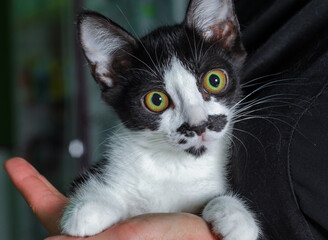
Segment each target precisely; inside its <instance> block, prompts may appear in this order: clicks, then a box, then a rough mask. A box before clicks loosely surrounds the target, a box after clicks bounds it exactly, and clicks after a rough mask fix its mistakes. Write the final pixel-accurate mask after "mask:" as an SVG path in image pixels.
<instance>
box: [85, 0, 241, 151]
mask: <svg viewBox="0 0 328 240" xmlns="http://www.w3.org/2000/svg"><path fill="white" fill-rule="evenodd" d="M209 3H210V4H212V5H213V7H214V6H216V7H217V9H216V10H218V9H221V10H222V11H223V10H224V11H225V13H224V14H225V15H224V17H225V18H227V17H229V18H228V19H225V20H224V21H225V22H227V23H226V24H223V20H222V19H220V18H219V19H218V20H215V19H214V20H213V19H212V20H211V21H218V22H213V24H214V25H213V26H212V25H210V24H209V23H211V22H205V21H200V22H198V23H197V22H196V20H198V21H199V20H200V19H194V18H192V16H193V15H197V14H198V15H199V14H205V13H206V14H210V12H204V11H205V10H206V9H205V8H204V6H205V5H204V6H203V4H209ZM231 6H232V5H231V3H230V2H226V1H223V0H221V1H220V0H217V1H216V0H203V1H200V0H198V1H196V0H194V1H191V3H190V5H189V8H188V12H187V16H186V20H185V22H184V23H183V24H181V25H176V26H172V27H164V28H161V29H158V30H156V31H154V32H152V33H150V34H149V35H147V36H146V37H144V38H142V39H141V40H137V39H135V38H133V37H132V36H131V35H129V34H128V33H126V32H124V31H123V30H122V29H121V28H119V27H118V26H116V25H115V24H114V23H112V22H110V20H107V19H104V17H102V16H99V15H98V14H95V13H87V14H85V15H83V17H82V18H81V20H80V24H81V29H80V38H81V42H82V46H83V47H84V51H85V53H86V56H87V58H88V60H89V62H90V64H91V66H92V70H93V71H92V72H93V74H94V76H95V79H96V80H97V81H98V83H99V84H100V86H101V90H102V96H103V98H104V99H105V101H107V102H108V103H109V104H111V105H112V106H113V107H114V109H115V110H116V112H117V113H118V115H119V116H120V118H121V120H122V122H123V123H124V124H125V125H126V126H127V127H128V128H130V129H133V130H135V131H144V132H147V135H148V136H150V137H151V136H152V135H153V136H154V138H155V139H156V138H162V139H165V141H166V143H167V144H168V145H170V146H172V147H174V148H176V149H178V150H182V151H186V152H188V153H190V154H192V155H195V156H200V155H202V154H203V153H205V152H206V150H207V149H208V148H210V147H211V146H215V145H214V144H213V143H215V142H217V141H218V140H219V139H221V138H222V137H224V136H225V134H226V133H227V131H228V130H229V128H231V119H232V116H233V108H234V105H235V104H236V103H237V101H238V99H239V93H240V86H239V77H238V73H239V70H240V67H241V64H242V62H243V59H244V56H245V54H244V51H243V48H242V45H241V43H240V42H239V28H238V26H237V25H233V21H234V23H236V19H235V17H234V14H233V13H230V15H229V14H227V11H226V10H227V8H228V7H230V10H231V11H232V7H231ZM201 7H203V8H201ZM198 8H201V9H200V10H199V9H198ZM204 9H205V10H204ZM200 11H203V12H200ZM206 11H208V10H206ZM216 14H217V12H216ZM91 15H92V16H91ZM198 15H197V16H198ZM198 17H199V16H198ZM188 19H191V20H188ZM86 20H87V21H86ZM188 21H189V22H188ZM83 23H84V24H83ZM205 23H206V24H207V25H206V26H203V25H204V24H205ZM202 24H203V25H202ZM237 24H238V23H237ZM84 28H85V29H84ZM95 29H98V30H95ZM92 42H94V43H92ZM95 43H96V44H95ZM101 43H102V44H103V45H101ZM97 45H98V46H97ZM101 52H103V53H101Z"/></svg>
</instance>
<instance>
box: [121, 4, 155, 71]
mask: <svg viewBox="0 0 328 240" xmlns="http://www.w3.org/2000/svg"><path fill="white" fill-rule="evenodd" d="M116 7H117V8H118V10H119V11H120V12H121V14H122V15H123V17H124V18H125V20H126V22H127V24H128V25H129V26H130V28H131V29H132V31H133V33H134V35H135V36H136V38H137V40H138V42H139V43H140V44H141V46H142V47H143V49H144V50H145V52H146V54H147V55H148V57H149V59H150V61H151V62H152V63H153V65H154V67H155V69H156V71H157V73H158V75H160V71H159V68H158V67H157V65H156V64H155V62H154V60H153V58H152V57H151V55H150V53H149V51H148V50H147V48H146V47H145V45H144V44H143V42H142V41H141V39H140V38H139V37H138V34H137V33H136V31H135V30H134V28H133V27H132V25H131V24H130V21H129V20H128V18H127V17H126V15H125V14H124V13H123V11H122V9H121V8H120V7H119V6H118V5H116Z"/></svg>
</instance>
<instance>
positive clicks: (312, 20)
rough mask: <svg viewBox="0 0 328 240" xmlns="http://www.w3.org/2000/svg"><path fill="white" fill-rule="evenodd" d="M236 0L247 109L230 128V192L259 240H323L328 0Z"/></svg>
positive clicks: (326, 227)
mask: <svg viewBox="0 0 328 240" xmlns="http://www.w3.org/2000/svg"><path fill="white" fill-rule="evenodd" d="M235 2H236V11H237V15H238V17H239V19H240V24H241V27H242V32H243V39H244V43H245V47H246V49H247V51H248V53H249V57H248V61H247V63H246V66H245V69H244V75H243V76H244V78H243V86H244V88H243V90H244V96H247V97H246V98H245V99H244V100H243V102H248V105H247V106H252V107H251V108H245V109H244V112H243V114H241V116H239V117H238V119H237V121H236V124H235V131H234V135H235V138H234V144H233V157H232V164H231V174H232V176H231V179H232V184H233V187H234V189H235V190H236V191H237V192H238V193H240V194H241V195H242V196H244V198H245V199H246V200H247V201H248V202H249V203H250V206H251V207H252V209H253V210H254V211H255V212H256V213H257V216H258V218H259V220H260V222H261V225H262V228H263V231H264V236H265V237H263V239H274V240H277V239H282V240H294V239H295V240H303V239H304V240H321V239H328V1H327V0H312V1H310V0H307V1H305V0H276V1H273V0H271V1H270V0H269V1H266V0H257V1H256V0H239V1H235ZM243 106H244V105H241V107H243Z"/></svg>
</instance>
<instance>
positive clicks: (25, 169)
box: [4, 158, 216, 240]
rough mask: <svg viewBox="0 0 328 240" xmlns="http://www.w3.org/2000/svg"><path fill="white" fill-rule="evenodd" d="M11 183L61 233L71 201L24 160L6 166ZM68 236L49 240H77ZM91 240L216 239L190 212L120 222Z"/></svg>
mask: <svg viewBox="0 0 328 240" xmlns="http://www.w3.org/2000/svg"><path fill="white" fill-rule="evenodd" d="M4 167H5V170H6V171H7V173H8V175H9V177H10V179H11V181H12V182H13V183H14V185H15V186H16V188H17V189H18V191H19V192H20V193H21V194H22V196H23V197H24V199H25V200H26V202H27V203H28V205H29V206H30V207H31V209H32V211H33V212H34V214H35V216H36V217H37V218H38V219H39V221H40V222H41V224H42V225H43V226H44V227H45V228H46V229H47V231H48V232H49V233H50V234H51V235H58V234H60V229H59V225H58V223H59V220H60V217H61V213H62V212H63V209H64V207H65V205H66V204H67V202H68V199H67V198H66V197H65V196H64V195H62V194H61V193H60V192H58V190H57V189H56V188H55V187H54V186H52V185H51V184H50V183H49V182H48V181H47V179H46V178H45V177H43V176H42V175H40V173H39V172H38V171H37V170H36V169H35V168H33V167H32V166H31V165H30V164H29V163H28V162H27V161H25V160H24V159H21V158H13V159H10V160H8V161H7V162H6V163H5V165H4ZM74 239H83V238H74V237H67V236H55V237H49V238H47V240H74ZM88 239H90V240H102V239H106V240H129V239H138V240H150V239H163V240H164V239H165V240H173V239H174V240H176V239H190V240H193V239H195V240H196V239H197V240H199V239H202V240H214V239H216V238H215V237H214V236H213V235H212V233H211V231H210V229H209V226H208V225H207V223H206V222H205V221H204V220H203V219H202V218H200V217H198V216H195V215H192V214H188V213H172V214H146V215H140V216H137V217H134V218H132V219H129V220H128V221H125V222H122V223H119V224H117V225H115V226H113V227H111V228H108V229H107V230H105V231H104V232H102V233H100V234H98V235H96V236H93V237H89V238H88Z"/></svg>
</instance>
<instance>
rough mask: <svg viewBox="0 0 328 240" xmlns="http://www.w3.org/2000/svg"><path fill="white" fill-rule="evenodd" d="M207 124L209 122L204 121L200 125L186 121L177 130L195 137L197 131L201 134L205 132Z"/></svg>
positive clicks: (187, 135)
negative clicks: (192, 124)
mask: <svg viewBox="0 0 328 240" xmlns="http://www.w3.org/2000/svg"><path fill="white" fill-rule="evenodd" d="M207 126H208V122H205V123H202V124H201V125H198V126H190V125H189V124H188V123H184V124H182V125H181V126H180V127H179V128H178V129H177V132H179V133H181V134H183V135H184V136H186V137H194V136H195V133H196V134H197V135H198V136H200V135H202V133H204V132H205V130H206V127H207Z"/></svg>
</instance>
